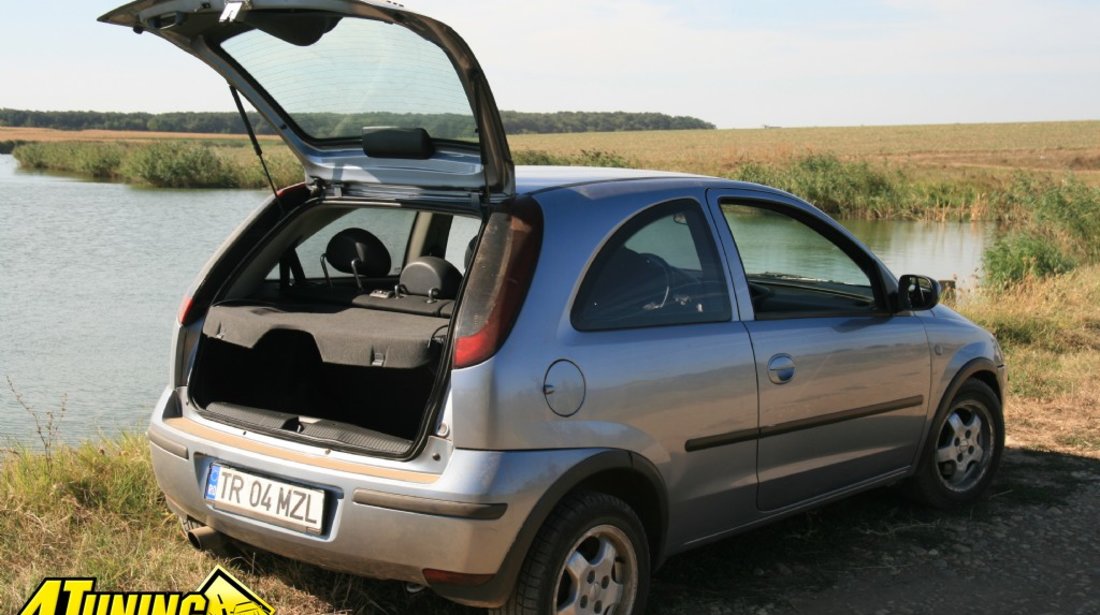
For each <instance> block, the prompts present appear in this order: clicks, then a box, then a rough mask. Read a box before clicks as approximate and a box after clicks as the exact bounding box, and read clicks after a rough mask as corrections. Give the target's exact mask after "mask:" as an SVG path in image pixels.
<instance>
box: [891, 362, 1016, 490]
mask: <svg viewBox="0 0 1100 615" xmlns="http://www.w3.org/2000/svg"><path fill="white" fill-rule="evenodd" d="M1004 441H1005V433H1004V416H1003V414H1002V410H1001V400H1000V399H999V398H998V397H997V394H996V393H994V392H993V389H991V388H989V385H987V384H985V383H984V382H980V381H978V380H968V381H966V382H965V383H964V384H963V385H962V387H960V388H959V391H958V393H956V394H955V397H954V398H953V399H952V400H951V403H950V404H948V405H947V406H946V407H944V408H943V409H941V410H940V412H938V413H937V414H936V418H935V420H933V421H932V432H931V433H930V434H929V436H928V441H927V442H925V446H924V450H923V451H922V452H921V459H920V462H919V463H918V466H917V473H916V474H915V475H914V476H913V478H912V479H911V480H910V484H909V492H910V494H911V495H912V496H914V497H915V498H916V499H917V500H919V501H921V502H924V503H926V504H929V505H931V506H936V507H938V508H949V507H951V506H957V505H960V504H969V503H972V502H974V501H976V500H977V499H978V498H980V497H981V496H982V495H983V494H984V493H985V491H986V490H987V489H988V488H989V485H990V483H992V482H993V475H994V474H995V473H996V471H997V466H998V465H999V464H1000V461H1001V453H1002V451H1003V450H1004Z"/></svg>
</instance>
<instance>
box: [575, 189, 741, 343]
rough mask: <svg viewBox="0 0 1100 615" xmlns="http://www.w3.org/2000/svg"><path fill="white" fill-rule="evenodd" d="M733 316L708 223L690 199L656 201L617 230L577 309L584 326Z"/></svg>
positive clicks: (595, 328) (584, 287) (587, 280)
mask: <svg viewBox="0 0 1100 615" xmlns="http://www.w3.org/2000/svg"><path fill="white" fill-rule="evenodd" d="M730 318H732V309H731V307H730V301H729V293H728V291H727V288H726V279H725V276H723V274H722V266H721V260H720V259H719V257H718V251H717V249H716V248H715V246H714V241H713V239H712V237H711V234H710V226H709V225H708V223H707V220H706V217H705V216H704V214H703V211H702V209H701V208H700V207H699V204H698V203H696V202H695V201H689V200H684V201H673V202H670V203H664V204H661V205H657V206H654V207H651V208H649V209H647V210H645V211H643V212H642V213H640V214H638V215H637V216H635V217H634V218H633V219H631V220H630V221H628V222H627V223H626V224H625V225H623V227H622V228H620V229H619V230H618V231H616V233H615V235H614V236H612V237H611V239H610V240H609V241H608V242H607V243H606V244H605V245H604V247H603V249H602V250H601V251H600V253H599V254H598V255H597V256H596V258H595V259H594V260H593V261H592V266H591V267H590V268H589V270H588V273H587V274H586V275H585V278H584V281H583V282H582V283H581V287H580V291H579V292H578V294H577V300H576V302H575V303H574V304H573V311H572V320H573V326H574V327H575V328H576V329H578V330H580V331H599V330H607V329H628V328H636V327H653V326H661V325H680V324H691V323H703V322H722V321H727V320H730Z"/></svg>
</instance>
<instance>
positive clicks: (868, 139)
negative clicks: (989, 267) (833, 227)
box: [510, 121, 1100, 185]
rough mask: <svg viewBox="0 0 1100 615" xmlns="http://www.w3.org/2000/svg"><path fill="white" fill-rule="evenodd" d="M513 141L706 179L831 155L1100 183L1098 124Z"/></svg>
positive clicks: (936, 170) (945, 170)
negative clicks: (1064, 174) (603, 154)
mask: <svg viewBox="0 0 1100 615" xmlns="http://www.w3.org/2000/svg"><path fill="white" fill-rule="evenodd" d="M510 142H511V145H512V147H513V148H514V149H516V150H543V151H546V152H549V153H551V154H573V153H576V152H578V151H581V150H601V151H610V152H614V153H616V154H619V155H621V156H624V157H626V158H629V159H632V160H635V161H637V162H638V163H640V164H639V166H643V167H652V168H660V169H669V170H676V171H692V172H701V173H705V174H708V175H726V174H728V173H729V172H731V171H733V170H734V169H736V168H737V167H738V166H740V165H741V164H744V163H745V162H750V161H751V162H763V163H781V162H783V161H785V160H789V159H792V158H796V157H800V156H805V155H807V154H814V153H825V152H828V153H834V154H836V155H838V156H840V157H841V158H843V159H847V160H866V161H868V162H881V163H886V164H890V165H895V166H899V167H904V168H908V169H911V170H916V171H926V172H929V173H931V174H938V175H945V176H947V177H954V176H957V175H959V174H965V173H967V172H976V171H1016V170H1020V169H1023V170H1034V171H1074V172H1075V173H1076V174H1077V175H1078V176H1079V177H1080V178H1081V179H1083V180H1085V181H1087V182H1088V183H1091V184H1094V185H1098V184H1100V121H1087V122H1033V123H1017V124H944V125H932V126H865V127H864V126H858V127H842V128H768V129H763V128H761V129H736V130H692V131H669V132H642V133H627V132H619V133H579V134H556V135H517V136H514V137H512V138H511V139H510Z"/></svg>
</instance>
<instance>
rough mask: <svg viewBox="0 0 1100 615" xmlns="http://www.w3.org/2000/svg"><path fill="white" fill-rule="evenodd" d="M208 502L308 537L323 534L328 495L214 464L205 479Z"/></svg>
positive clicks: (220, 508)
mask: <svg viewBox="0 0 1100 615" xmlns="http://www.w3.org/2000/svg"><path fill="white" fill-rule="evenodd" d="M206 500H207V501H208V502H210V503H211V504H212V505H213V506H214V508H216V509H218V510H226V511H229V512H234V513H237V514H240V515H243V516H245V517H250V518H252V519H258V520H260V521H264V522H267V523H270V524H272V525H277V526H279V527H285V528H287V529H291V530H297V531H299V532H305V533H307V534H320V533H321V523H322V520H323V519H324V513H325V492H324V491H322V490H320V489H311V488H309V487H302V486H301V485H292V484H290V483H284V482H282V481H278V480H271V479H270V478H264V477H262V476H256V475H254V474H249V473H248V472H242V471H240V470H237V469H234V468H228V467H226V466H222V465H218V464H214V465H212V466H210V474H209V476H208V477H207V479H206Z"/></svg>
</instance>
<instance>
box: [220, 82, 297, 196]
mask: <svg viewBox="0 0 1100 615" xmlns="http://www.w3.org/2000/svg"><path fill="white" fill-rule="evenodd" d="M229 93H230V94H232V95H233V102H235V103H237V112H238V113H240V114H241V120H243V121H244V129H245V130H247V131H248V138H249V139H250V140H251V141H252V149H253V150H255V152H256V157H257V158H259V159H260V166H262V167H263V168H264V177H266V178H267V185H269V186H271V194H274V195H275V203H276V204H277V205H278V206H279V213H282V214H285V213H286V208H285V207H283V201H282V199H280V198H279V191H278V190H277V189H276V188H275V181H274V180H273V179H271V171H269V170H268V169H267V162H266V161H265V160H264V151H263V150H262V149H260V140H259V139H257V138H256V131H255V130H253V129H252V122H251V121H250V120H249V119H248V114H247V113H245V110H244V104H242V103H241V95H240V93H239V92H237V88H235V87H233V84H229Z"/></svg>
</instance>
